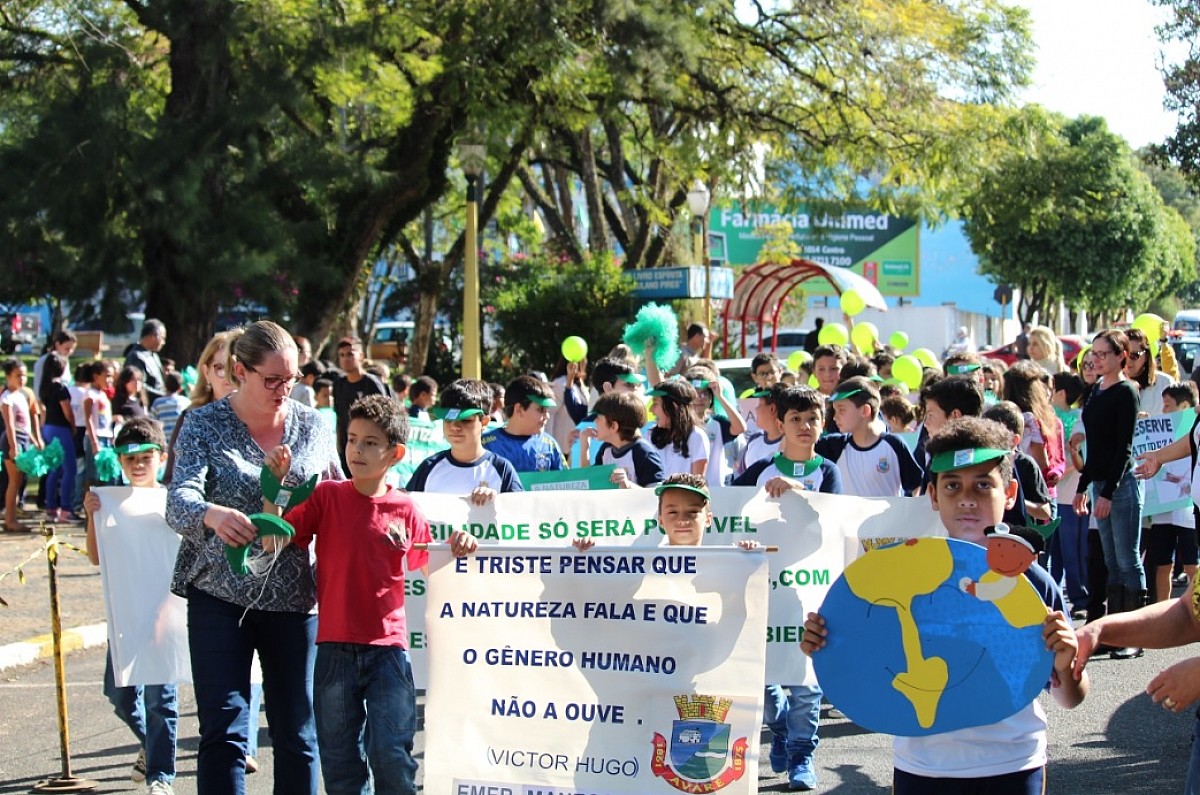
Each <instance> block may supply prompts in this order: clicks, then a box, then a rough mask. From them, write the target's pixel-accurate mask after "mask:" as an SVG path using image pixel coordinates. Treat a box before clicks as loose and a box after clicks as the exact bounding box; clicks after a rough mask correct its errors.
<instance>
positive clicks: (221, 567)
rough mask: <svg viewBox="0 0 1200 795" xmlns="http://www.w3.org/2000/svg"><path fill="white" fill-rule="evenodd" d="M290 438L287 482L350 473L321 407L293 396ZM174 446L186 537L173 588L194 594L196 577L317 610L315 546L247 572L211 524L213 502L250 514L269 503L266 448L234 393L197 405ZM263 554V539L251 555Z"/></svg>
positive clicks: (199, 582) (236, 597) (239, 599)
mask: <svg viewBox="0 0 1200 795" xmlns="http://www.w3.org/2000/svg"><path fill="white" fill-rule="evenodd" d="M283 443H284V444H287V445H289V446H290V447H291V450H292V468H291V471H290V472H289V473H288V477H287V478H286V479H285V485H297V484H299V483H300V482H302V481H303V480H306V479H307V478H309V477H311V476H312V475H314V474H319V475H322V476H323V477H325V478H332V479H335V480H341V479H342V470H341V467H340V465H339V463H338V456H337V452H336V450H335V444H334V440H333V434H331V433H329V427H328V425H327V424H326V423H325V420H324V419H323V418H322V417H321V415H320V414H318V413H317V412H316V411H315V410H313V409H311V408H309V407H307V406H304V405H301V404H300V403H297V402H295V401H288V404H287V417H286V419H285V420H284V426H283ZM173 452H174V454H175V471H174V475H173V476H172V478H171V484H170V486H168V489H169V491H168V493H167V524H169V525H170V526H171V527H172V528H174V529H175V531H176V532H177V533H179V534H180V535H181V536H182V537H183V539H182V542H181V543H180V545H179V556H178V557H177V558H176V559H175V577H174V579H173V580H172V582H171V590H172V591H173V592H174V593H176V594H179V595H180V596H184V597H186V596H187V588H188V586H189V585H193V586H195V587H196V588H198V589H200V590H201V591H204V592H205V593H207V594H209V595H211V596H215V597H216V598H218V599H223V600H224V601H226V602H230V603H232V604H236V605H239V606H241V607H249V606H250V605H251V604H253V605H254V607H255V608H256V609H258V610H274V611H281V612H301V613H303V612H308V611H309V610H311V609H312V608H313V605H315V604H316V599H317V592H316V583H315V582H314V580H313V570H312V565H311V564H310V562H309V555H308V552H307V551H304V550H300V549H297V548H295V547H293V546H288V547H285V548H284V550H283V552H282V553H280V555H279V560H278V561H277V562H276V563H275V567H274V569H273V570H272V571H271V573H270V576H269V577H265V578H264V576H263V574H262V573H259V574H255V573H254V572H253V571H252V572H251V573H250V574H247V575H245V576H240V575H237V574H234V573H233V570H232V569H231V568H230V567H229V562H228V561H227V560H226V558H225V542H223V541H222V540H221V539H220V538H218V537H217V534H216V533H214V532H213V531H212V530H211V529H210V528H208V527H206V526H205V525H204V514H205V512H206V511H208V508H209V506H211V505H223V506H226V507H228V508H235V509H237V510H239V511H241V512H242V513H244V514H246V515H250V514H253V513H259V512H260V511H262V499H263V495H262V489H261V488H260V486H259V481H258V479H259V474H260V473H261V472H262V465H263V461H264V460H265V459H266V453H265V452H264V451H263V450H262V448H260V447H259V446H258V443H257V442H255V441H254V439H253V438H252V437H251V436H250V430H249V429H248V428H247V427H246V425H245V423H243V422H242V421H241V419H239V418H238V416H237V414H235V413H234V411H233V407H232V406H230V405H229V398H225V399H224V400H219V401H217V402H215V403H210V404H209V405H207V406H202V407H200V408H197V409H194V410H192V411H189V412H188V414H187V419H186V421H185V422H184V423H183V427H182V429H181V430H180V432H179V437H178V438H177V439H176V441H175V447H174V449H173ZM262 554H263V550H262V544H261V542H260V541H257V540H256V541H255V542H254V549H253V550H252V552H251V557H252V558H253V557H254V556H256V555H262ZM255 568H258V567H255ZM262 569H263V570H265V567H262ZM264 584H265V588H264ZM260 593H261V596H260ZM256 600H257V601H256Z"/></svg>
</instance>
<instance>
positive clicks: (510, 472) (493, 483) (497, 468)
mask: <svg viewBox="0 0 1200 795" xmlns="http://www.w3.org/2000/svg"><path fill="white" fill-rule="evenodd" d="M478 486H487V487H488V488H489V489H491V490H493V491H497V492H502V493H503V492H508V491H524V490H525V489H524V487H522V486H521V479H520V478H518V477H517V470H515V469H513V465H512V464H510V463H508V461H506V460H504V459H503V458H501V457H500V456H498V455H496V454H495V453H491V452H488V451H487V450H484V451H483V455H481V456H479V458H477V459H475V460H474V461H471V462H468V463H465V464H464V463H462V462H460V461H456V460H454V458H453V457H451V455H450V451H449V450H441V451H439V452H437V453H434V454H433V455H431V456H429V458H426V459H425V460H424V461H422V462H421V465H420V466H418V467H417V471H416V472H413V476H412V477H411V478H409V479H408V485H407V486H405V489H407V490H408V491H430V492H436V493H439V494H470V493H471V492H472V491H474V490H475V488H476V487H478Z"/></svg>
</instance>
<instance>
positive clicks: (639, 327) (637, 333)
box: [624, 304, 679, 370]
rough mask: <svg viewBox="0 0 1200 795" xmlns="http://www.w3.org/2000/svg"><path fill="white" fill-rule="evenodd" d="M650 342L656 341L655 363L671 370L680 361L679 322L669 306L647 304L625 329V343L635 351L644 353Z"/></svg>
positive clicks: (663, 368)
mask: <svg viewBox="0 0 1200 795" xmlns="http://www.w3.org/2000/svg"><path fill="white" fill-rule="evenodd" d="M648 340H653V341H654V363H655V364H656V365H658V369H659V370H669V369H671V368H672V367H674V366H675V362H676V361H677V360H678V359H679V320H678V318H676V317H675V311H674V310H673V309H671V307H669V306H659V305H658V304H646V305H645V306H643V307H642V308H641V309H639V310H638V313H637V317H636V318H635V319H634V321H633V322H632V323H630V324H629V325H628V326H626V327H625V335H624V342H625V344H626V345H628V346H629V347H630V348H633V350H634V351H638V352H640V351H642V350H644V349H645V347H646V342H647V341H648Z"/></svg>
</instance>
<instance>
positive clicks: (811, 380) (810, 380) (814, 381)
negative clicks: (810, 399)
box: [808, 375, 821, 389]
mask: <svg viewBox="0 0 1200 795" xmlns="http://www.w3.org/2000/svg"><path fill="white" fill-rule="evenodd" d="M808 385H809V386H811V387H812V388H813V389H816V388H817V387H819V386H820V385H821V382H820V381H818V380H817V377H816V376H815V375H810V376H809V377H808Z"/></svg>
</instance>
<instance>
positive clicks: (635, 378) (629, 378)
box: [617, 373, 646, 384]
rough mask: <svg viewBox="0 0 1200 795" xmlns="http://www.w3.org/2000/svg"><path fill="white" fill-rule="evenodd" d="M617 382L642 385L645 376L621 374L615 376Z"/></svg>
mask: <svg viewBox="0 0 1200 795" xmlns="http://www.w3.org/2000/svg"><path fill="white" fill-rule="evenodd" d="M617 380H618V381H624V382H625V383H627V384H644V383H645V382H646V376H644V375H638V374H637V373H621V374H620V375H619V376H617Z"/></svg>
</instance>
